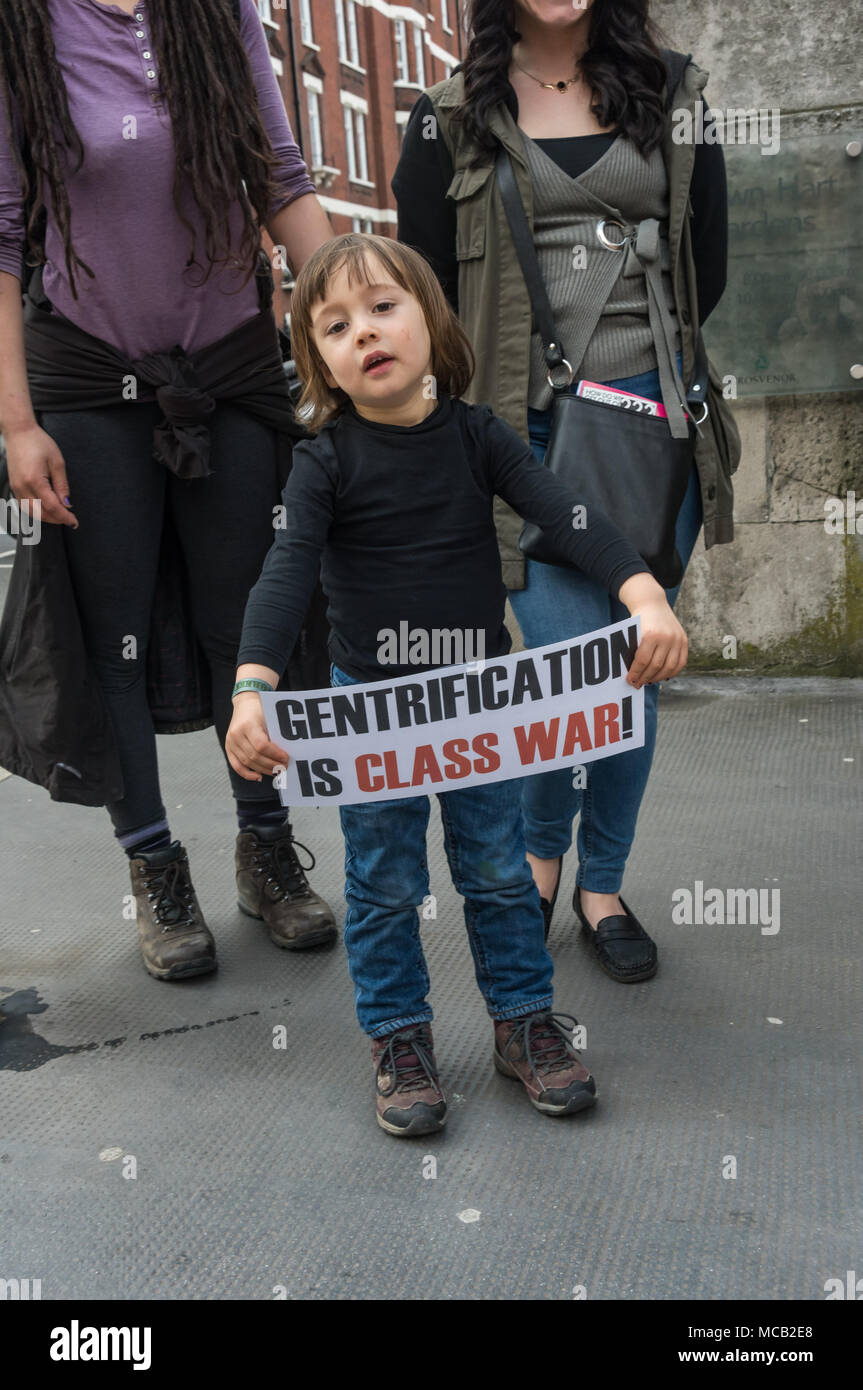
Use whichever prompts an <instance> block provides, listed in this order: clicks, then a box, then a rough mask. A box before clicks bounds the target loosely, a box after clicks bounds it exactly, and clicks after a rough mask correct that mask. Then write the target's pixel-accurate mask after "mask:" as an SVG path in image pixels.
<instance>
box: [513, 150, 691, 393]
mask: <svg viewBox="0 0 863 1390" xmlns="http://www.w3.org/2000/svg"><path fill="white" fill-rule="evenodd" d="M522 138H523V142H524V148H525V155H526V157H527V160H528V164H529V167H530V171H531V176H532V179H533V198H534V243H535V246H536V252H537V258H538V261H539V268H540V272H541V274H542V278H543V280H544V282H545V287H546V290H547V292H548V297H549V301H550V303H551V309H552V313H553V315H554V321H555V324H556V326H557V330H558V336H559V338H560V340H561V342H562V343H563V346H564V350H566V348H567V345H568V344H571V343H574V342H576V339H577V337H578V333H579V324H580V323H581V324H582V326H583V322H584V315H585V313H590V312H591V303H592V302H593V303H594V305H595V304H596V301H597V296H598V295H599V296H600V297H601V296H602V295H604V293H605V291H604V290H602V289H601V288H600V282H603V283H607V281H608V275H609V258H610V257H611V258H613V259H614V260H615V262H616V263H617V264H619V266H620V271H621V273H620V274H619V275H618V277H617V278H616V279H615V280H614V283H613V285H612V287H611V293H610V296H609V298H608V301H607V303H606V304H605V306H604V308H603V309H602V313H601V316H600V318H599V321H598V323H597V326H596V328H595V330H594V332H593V335H592V337H591V338H590V340H589V342H588V345H587V349H586V351H585V353H584V357H583V361H582V362H581V363H578V362H576V361H574V360H573V359H572V357H571V355H570V353H569V352H567V353H566V355H567V357H569V359H570V361H571V362H572V366H573V368H574V369H575V373H576V376H575V379H576V380H578V378H579V377H587V378H588V379H590V380H591V381H613V380H614V379H615V378H617V377H624V376H634V375H636V374H637V373H640V372H649V371H652V370H653V369H654V368H655V367H656V365H657V354H656V348H655V346H654V340H653V333H652V331H651V327H650V321H649V315H648V293H647V284H646V280H645V276H644V273H643V270H641V268H640V267H638V265H637V263H635V262H634V261H633V258H632V257H629V258H627V257H626V255H625V253H623V252H620V251H608V250H606V249H605V248H604V247H603V246H602V244H601V243H600V241H599V239H598V237H597V234H596V224H597V221H598V220H599V219H600V218H602V217H608V218H612V217H615V218H618V219H620V220H623V221H624V222H628V223H633V222H640V221H642V220H643V219H644V218H650V217H655V218H657V219H658V220H659V221H660V222H667V219H668V180H667V177H666V173H665V164H664V161H663V158H662V153H661V151H660V150H659V149H655V150H654V151H653V152H652V154H651V155H650V156H649V158H647V159H645V158H644V157H643V156H642V155H641V154H640V153H639V151H638V150H637V149H636V147H635V145H634V144H633V143H632V141H630V140H628V139H627V138H626V137H625V136H618V138H617V139H616V140H615V141H614V142H613V143H612V145H611V146H610V147H609V149H608V150H606V152H605V154H603V155H602V157H601V158H600V159H598V160H597V161H596V163H595V164H592V165H591V167H590V168H589V169H586V170H585V172H584V173H583V174H581V175H579V177H578V178H576V179H572V178H570V177H569V175H568V174H566V173H564V171H563V170H562V169H561V168H560V167H559V166H558V165H557V164H555V163H554V161H553V160H552V159H551V158H549V156H548V155H547V154H546V153H545V151H544V150H542V149H541V148H540V146H539V145H537V144H536V142H535V141H533V140H531V138H530V136H528V135H525V134H524V132H522ZM662 243H663V253H664V255H663V260H664V262H665V263H666V264H667V261H668V248H667V241H666V239H665V238H664V237H663V239H662ZM578 246H582V247H584V248H585V268H584V269H577V268H575V266H574V257H573V249H574V248H575V247H578ZM633 270H634V271H635V273H632V272H633ZM624 271H625V272H626V273H623V272H624ZM612 274H613V272H612ZM662 286H663V289H664V291H665V298H666V303H667V305H668V307H669V309H670V310H671V311H672V313H673V311H674V294H673V289H672V282H671V276H670V274H669V271H668V270H667V269H665V268H663V271H662ZM593 313H594V315H595V313H596V308H595V307H594V309H593ZM679 348H680V333H679V330H678V328H677V324H676V321H675V323H674V351H675V352H676V351H678V350H679ZM545 374H546V365H545V358H544V356H543V350H542V340H541V339H540V336H539V334H538V333H536V332H534V333H532V335H531V348H530V381H529V387H528V405H530V406H532V407H533V408H534V409H535V410H548V409H549V408H550V406H551V402H552V394H553V393H552V389H551V387H550V386H549V384H548V382H547V381H546V375H545Z"/></svg>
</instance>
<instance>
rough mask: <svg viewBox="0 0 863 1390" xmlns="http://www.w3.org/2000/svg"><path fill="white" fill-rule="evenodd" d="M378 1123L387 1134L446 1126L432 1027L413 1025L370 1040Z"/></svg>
mask: <svg viewBox="0 0 863 1390" xmlns="http://www.w3.org/2000/svg"><path fill="white" fill-rule="evenodd" d="M372 1061H373V1062H374V1064H375V1101H376V1106H377V1120H378V1124H379V1125H380V1127H381V1129H385V1130H386V1132H387V1134H397V1135H399V1136H400V1137H408V1138H409V1137H410V1136H411V1135H414V1134H433V1133H434V1131H435V1130H437V1129H443V1127H444V1125H445V1124H446V1096H445V1095H444V1093H443V1091H442V1090H441V1087H440V1083H439V1081H438V1077H437V1063H436V1062H435V1055H434V1042H433V1040H432V1031H431V1025H430V1024H428V1023H412V1024H410V1025H409V1026H408V1027H407V1028H399V1029H398V1031H397V1032H395V1033H387V1034H386V1036H385V1037H383V1038H373V1039H372Z"/></svg>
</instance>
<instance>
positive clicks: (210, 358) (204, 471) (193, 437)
mask: <svg viewBox="0 0 863 1390" xmlns="http://www.w3.org/2000/svg"><path fill="white" fill-rule="evenodd" d="M262 255H263V259H262V260H261V261H260V262H259V268H258V272H257V278H258V289H259V301H260V313H258V314H256V315H255V317H254V318H252V319H247V320H246V322H245V323H241V324H240V326H239V328H235V329H233V331H232V332H230V333H228V334H226V335H225V337H223V338H220V339H219V340H218V341H217V342H215V343H210V344H209V345H208V346H207V347H204V348H200V349H198V351H196V352H192V353H187V352H186V350H185V348H182V347H180V346H179V345H177V346H176V347H173V348H171V349H170V350H169V351H167V352H152V353H149V354H148V355H147V356H146V357H142V358H138V359H137V360H136V361H128V360H127V359H126V358H125V357H124V356H123V354H122V353H120V352H118V351H117V349H116V348H114V347H112V346H111V345H110V344H109V343H106V342H104V341H103V340H102V339H101V338H96V337H94V336H93V335H92V334H90V333H86V332H84V330H83V329H81V328H79V327H78V326H77V325H76V324H74V323H72V322H71V320H69V319H67V318H64V316H63V315H62V314H58V313H53V312H52V311H51V301H50V300H49V299H48V298H47V297H46V295H45V292H44V290H43V288H42V272H41V267H39V268H37V270H36V271H35V273H34V274H33V277H32V279H31V281H30V285H29V287H28V291H27V295H26V298H25V310H24V348H25V353H26V358H27V378H28V382H29V385H30V396H31V399H32V401H33V407H34V409H35V410H37V411H64V410H94V409H98V408H99V407H104V406H112V405H119V404H122V402H124V401H133V402H152V401H156V402H157V403H158V405H159V406H160V407H161V409H162V412H163V416H162V419H161V420H160V421H159V423H158V424H157V425H156V428H155V431H154V436H153V457H154V459H156V461H157V462H158V463H161V464H164V466H165V467H166V468H170V470H171V471H172V472H173V473H176V474H177V476H178V477H179V478H205V477H207V476H208V475H209V473H210V471H211V470H210V430H209V419H210V416H211V415H212V413H213V411H214V409H215V406H216V401H217V400H222V401H231V402H232V403H233V404H234V405H238V406H241V407H242V408H243V409H244V410H247V411H248V412H249V413H250V414H251V415H254V416H256V417H257V418H258V419H259V420H261V421H262V422H263V423H264V424H266V425H269V426H271V427H272V428H273V429H275V430H276V431H277V432H278V433H279V435H280V437H281V443H282V449H283V451H284V453H285V455H286V458H287V459H288V460H289V459H290V453H291V449H292V441H293V440H295V439H302V438H304V437H305V435H306V431H305V430H304V429H303V427H302V425H300V424H298V422H297V420H296V417H295V415H294V408H293V403H292V401H291V397H290V393H289V391H288V384H287V380H286V378H285V373H284V368H283V366H282V353H281V349H280V345H279V334H278V330H277V328H276V323H275V319H274V317H273V313H272V309H271V307H270V303H268V297H269V301H270V302H271V301H272V277H271V275H270V269H269V261H268V260H267V257H266V253H262ZM264 276H266V279H267V281H268V282H269V287H267V285H266V284H265V283H264Z"/></svg>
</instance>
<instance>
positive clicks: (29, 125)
mask: <svg viewBox="0 0 863 1390" xmlns="http://www.w3.org/2000/svg"><path fill="white" fill-rule="evenodd" d="M148 10H149V14H150V18H151V24H152V30H153V46H154V47H155V50H156V56H157V58H158V61H159V71H160V75H161V86H162V91H163V93H164V97H165V101H166V103H167V107H168V113H169V115H170V118H171V124H172V128H173V139H174V149H175V152H176V162H175V168H174V184H173V198H174V206H175V208H176V210H177V214H178V216H179V218H180V220H181V222H182V223H183V225H184V227H186V228H187V230H188V231H189V234H190V238H191V252H190V256H189V261H188V264H189V265H193V264H198V261H197V246H196V236H195V228H194V226H193V225H192V223H191V222H190V221H189V220H188V218H187V217H186V216H184V214H183V211H182V205H181V201H180V199H181V195H182V194H183V193H185V192H186V191H188V192H191V194H192V197H193V199H194V201H195V203H196V205H197V207H198V209H199V211H200V213H201V215H202V217H203V221H204V229H205V234H204V256H205V259H206V260H207V261H208V262H209V264H208V265H207V268H206V273H205V275H204V276H203V279H202V280H201V282H200V283H201V284H203V283H204V282H205V281H206V280H207V279H208V278H209V276H210V274H211V272H212V270H213V267H214V265H224V264H226V263H227V261H228V259H229V247H228V244H227V225H228V215H229V212H230V209H231V208H232V206H233V204H234V203H236V202H237V201H238V200H239V202H240V205H241V207H242V211H243V234H242V239H241V244H240V251H239V254H240V257H241V260H242V262H243V263H244V264H247V265H248V273H247V275H246V277H245V280H244V281H243V284H247V283H248V280H249V278H250V277H251V275H252V274H253V272H254V270H255V263H256V255H255V252H256V250H257V247H258V244H259V231H258V221H259V222H264V221H265V220H266V217H267V213H268V210H269V208H270V206H271V204H272V202H273V199H274V197H275V195H276V193H277V185H276V183H275V171H276V168H277V160H276V156H275V154H274V152H273V148H272V145H271V143H270V140H269V137H268V135H267V132H266V130H265V129H264V126H263V123H262V121H261V117H260V112H259V110H258V102H257V93H256V90H255V84H254V79H253V77H252V70H251V66H250V64H249V60H248V57H247V55H246V51H245V48H244V47H243V44H242V41H241V39H240V35H239V31H238V29H237V26H236V24H235V22H234V18H233V15H232V12H231V0H149V3H148ZM0 88H2V92H3V100H4V103H5V106H6V116H7V121H8V124H9V129H10V131H12V132H13V139H12V146H13V149H14V150H15V157H16V160H17V163H18V168H19V172H20V176H21V187H22V192H23V195H24V199H25V207H26V209H27V249H26V256H25V259H26V261H27V264H28V265H31V266H32V265H39V264H41V263H42V262H43V261H44V259H45V251H44V237H45V225H46V219H47V212H46V194H47V195H48V196H49V197H50V202H51V207H52V209H53V214H54V219H55V221H56V225H57V228H58V231H59V232H60V235H61V236H62V238H63V244H64V247H65V257H66V272H67V275H68V277H69V283H70V286H71V289H72V294H73V295H74V297H75V299H77V298H78V293H77V290H76V288H75V269H78V270H80V271H83V272H85V273H86V274H87V275H89V276H90V278H91V279H93V278H94V272H93V271H92V269H91V268H90V266H88V265H87V264H86V263H85V262H84V261H83V260H81V258H80V257H79V256H78V254H77V252H76V251H75V249H74V246H73V244H72V233H71V217H70V208H69V198H68V194H67V191H66V186H65V181H64V162H65V161H64V156H63V150H62V147H65V149H66V150H68V151H69V152H70V155H71V160H74V161H76V162H75V163H74V166H71V163H70V167H72V172H77V171H78V170H79V169H80V168H81V166H82V164H83V162H84V148H83V145H82V143H81V138H80V136H79V135H78V132H77V130H76V129H75V126H74V124H73V122H72V118H71V116H70V114H69V101H68V95H67V92H66V86H65V83H64V81H63V75H62V73H61V71H60V66H59V64H58V62H57V55H56V52H55V49H54V38H53V34H52V31H51V24H50V19H49V14H48V3H47V0H2V3H0ZM244 184H245V194H244V192H243V185H244ZM256 218H257V219H258V221H256Z"/></svg>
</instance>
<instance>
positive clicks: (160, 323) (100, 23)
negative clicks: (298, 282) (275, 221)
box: [0, 0, 315, 359]
mask: <svg viewBox="0 0 863 1390" xmlns="http://www.w3.org/2000/svg"><path fill="white" fill-rule="evenodd" d="M39 2H40V3H47V7H48V11H49V14H50V19H51V28H52V31H53V34H54V45H55V48H56V52H57V61H58V63H59V65H60V70H61V72H62V74H63V78H64V81H65V84H66V90H67V92H68V95H69V111H70V114H71V117H72V120H73V122H74V124H75V127H76V129H77V131H78V133H79V135H80V137H81V141H82V144H83V146H84V162H83V165H82V166H81V168H80V169H79V170H78V172H77V173H68V175H67V178H66V186H67V189H68V194H69V203H70V207H71V229H72V240H73V246H74V247H75V250H76V251H77V252H78V254H79V255H80V257H81V259H82V260H83V261H85V262H86V264H87V265H89V266H90V268H91V269H92V270H93V271H94V272H95V277H96V278H95V279H94V280H91V279H90V278H89V276H88V275H87V274H86V273H84V272H82V271H80V270H78V272H77V273H76V276H75V284H76V288H77V291H78V296H79V297H78V300H77V301H76V300H75V299H74V298H73V297H72V291H71V287H70V285H69V279H68V276H67V274H66V268H65V254H64V249H63V240H62V237H61V236H60V234H59V232H58V229H57V226H56V223H55V221H54V218H53V215H52V209H51V207H50V202H49V206H48V223H47V233H46V240H45V253H46V258H47V259H46V265H45V267H44V271H43V285H44V289H45V293H46V294H47V295H48V298H49V299H50V300H51V302H52V304H53V306H54V308H55V310H57V311H58V312H59V313H61V314H63V315H65V317H66V318H68V319H71V320H72V322H73V323H75V324H77V325H78V327H79V328H83V329H84V330H85V331H86V332H87V333H92V334H94V335H95V336H96V337H98V338H102V339H104V341H105V342H107V343H110V344H111V345H112V346H113V347H115V348H117V349H118V350H119V351H120V352H123V353H125V355H126V356H127V357H128V358H130V359H134V358H137V357H142V356H144V355H145V354H147V353H150V352H163V351H168V350H169V349H170V348H172V347H173V346H174V345H175V344H177V343H179V344H180V345H181V346H182V347H184V348H185V349H186V351H187V352H194V351H196V350H197V349H199V348H201V347H206V346H207V345H208V344H209V343H212V342H215V341H216V340H217V339H219V338H222V337H224V336H225V334H227V333H230V332H231V331H232V330H233V329H235V328H237V327H238V326H239V325H240V324H241V323H243V322H245V320H246V319H250V318H253V317H254V315H255V314H256V313H257V312H258V291H257V287H256V284H255V278H254V275H253V276H252V277H251V279H250V280H249V282H248V284H247V285H246V286H245V287H244V288H243V289H238V286H239V285H240V284H241V283H242V279H243V273H244V272H243V271H242V270H240V269H238V268H236V267H234V266H230V265H226V266H220V267H217V268H214V269H213V271H212V273H211V275H210V278H209V279H208V280H207V282H206V284H204V285H199V286H198V287H197V288H196V282H197V281H198V280H200V278H201V276H202V274H203V273H204V271H203V270H202V269H201V267H202V266H203V267H204V269H206V264H205V261H204V226H203V219H202V217H201V215H200V213H199V212H198V210H197V208H196V205H195V203H194V201H193V199H192V198H191V195H190V194H188V191H186V192H185V193H184V211H185V213H186V216H187V217H188V219H189V221H190V222H191V223H192V225H193V226H194V227H195V230H196V235H197V241H196V257H197V261H198V265H197V266H193V267H190V268H189V269H188V270H187V269H186V261H187V259H188V256H189V251H190V248H191V239H190V234H189V232H188V230H187V228H186V227H184V226H183V224H182V222H181V221H180V218H179V217H178V215H177V212H176V211H175V208H174V201H173V195H172V186H173V178H174V145H173V138H172V129H171V122H170V117H169V115H168V109H167V105H166V104H165V103H164V101H162V102H161V104H160V103H159V101H158V98H159V96H160V92H159V69H158V64H157V61H156V49H155V46H154V44H153V36H152V31H151V28H150V17H149V13H148V11H149V6H148V4H147V2H146V0H142V3H141V4H140V5H139V6H138V7H137V8H136V9H135V11H134V13H133V14H131V15H129V14H126V13H125V11H123V10H121V9H120V8H119V6H117V5H103V4H100V3H98V0H39ZM173 3H174V4H182V3H183V0H173ZM241 10H242V22H241V35H242V40H243V44H244V46H245V49H246V52H247V54H248V56H249V61H250V63H251V66H252V72H253V75H254V79H255V85H256V88H257V93H258V105H259V108H260V113H261V118H262V120H263V124H264V126H265V127H266V130H267V133H268V135H269V137H270V141H271V142H272V145H273V149H274V151H275V153H276V155H277V157H278V160H279V171H278V182H279V185H280V188H281V190H282V192H281V193H280V196H279V198H278V199H276V200H275V201H274V203H273V206H272V207H271V208H270V216H272V215H273V214H275V213H276V212H278V211H279V209H280V208H282V207H285V206H286V205H287V204H288V203H291V202H293V200H294V199H295V198H299V197H301V196H302V195H303V194H305V193H314V191H315V187H314V184H313V183H312V182H311V180H310V179H309V175H308V170H307V168H306V165H305V164H304V162H303V158H302V155H301V154H300V151H299V149H298V147H297V144H296V141H295V140H294V137H293V134H292V132H291V128H290V126H289V124H288V120H287V116H286V114H285V107H284V102H283V100H282V95H281V92H280V91H279V87H278V84H277V82H276V78H275V75H274V73H273V68H272V64H271V62H270V55H269V50H268V47H267V40H266V36H265V34H264V28H263V25H262V23H261V19H260V16H259V14H258V10H257V6H256V5H255V0H241ZM228 80H230V77H228ZM18 119H19V118H18V115H17V112H15V111H13V123H14V124H16V125H17V122H18ZM64 155H65V152H64V151H62V150H61V157H63V156H64ZM69 163H71V164H74V161H73V160H71V159H70V160H69ZM67 168H68V164H67ZM229 225H230V229H231V248H232V251H233V252H234V254H236V253H237V252H238V251H239V244H240V238H241V235H242V210H241V207H240V204H239V201H238V202H237V203H236V204H235V206H234V208H233V210H232V213H231V217H230V221H229ZM24 249H25V222H24V206H23V200H22V197H21V190H20V182H19V177H18V172H17V168H16V165H15V160H14V156H13V153H12V150H11V148H10V137H9V131H8V125H7V122H6V119H5V114H4V113H3V103H2V101H0V270H6V271H10V272H11V273H12V274H13V275H17V276H18V277H19V278H21V275H22V271H23V257H24ZM237 264H239V263H237Z"/></svg>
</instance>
